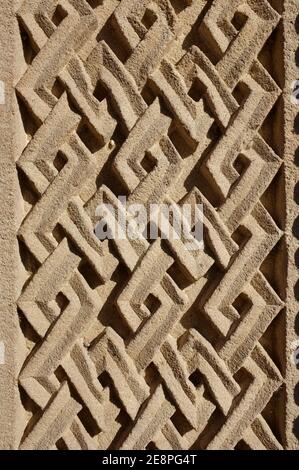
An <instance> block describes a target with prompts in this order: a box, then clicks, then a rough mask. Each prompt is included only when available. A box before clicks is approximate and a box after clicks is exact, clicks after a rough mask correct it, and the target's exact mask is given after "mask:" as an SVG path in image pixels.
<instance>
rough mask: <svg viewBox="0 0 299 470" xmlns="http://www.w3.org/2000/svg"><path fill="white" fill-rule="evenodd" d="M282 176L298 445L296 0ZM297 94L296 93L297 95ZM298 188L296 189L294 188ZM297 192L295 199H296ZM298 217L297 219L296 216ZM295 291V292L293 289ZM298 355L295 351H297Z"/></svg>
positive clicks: (292, 1) (289, 443)
mask: <svg viewBox="0 0 299 470" xmlns="http://www.w3.org/2000/svg"><path fill="white" fill-rule="evenodd" d="M283 41H284V64H285V87H284V177H285V200H286V207H285V209H286V210H285V213H286V214H285V233H286V250H287V279H286V309H287V312H286V313H287V315H286V403H285V406H286V410H285V439H286V443H285V444H286V445H285V447H286V448H287V449H290V450H293V449H299V445H298V443H299V396H298V395H299V393H298V384H299V370H298V365H297V367H296V354H297V352H299V342H298V339H299V314H298V301H297V300H298V268H297V267H296V261H297V264H298V253H297V254H296V252H297V250H298V238H299V219H298V218H297V217H298V204H297V203H298V186H297V184H298V181H299V178H298V176H299V172H298V165H299V100H298V102H297V104H296V102H294V99H293V100H292V94H293V83H294V81H295V80H299V70H298V66H297V64H296V62H297V63H298V61H299V55H298V52H297V50H299V0H285V3H284V38H283ZM298 98H299V96H298ZM296 188H297V189H296ZM296 194H297V202H296ZM296 219H297V220H296ZM296 291H297V292H296ZM297 357H298V355H297Z"/></svg>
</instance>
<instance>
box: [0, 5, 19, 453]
mask: <svg viewBox="0 0 299 470" xmlns="http://www.w3.org/2000/svg"><path fill="white" fill-rule="evenodd" d="M13 3H14V2H13V1H11V0H2V1H1V2H0V18H1V23H0V80H1V93H0V136H1V145H0V158H1V169H0V214H1V216H0V346H1V363H0V448H1V449H13V448H15V447H16V442H15V441H16V435H17V433H16V425H17V419H16V412H17V406H16V404H17V396H18V395H17V370H16V360H15V357H16V350H17V343H18V341H17V331H18V320H17V312H16V303H15V292H16V289H15V285H16V284H15V283H16V269H15V263H16V224H15V195H16V191H15V188H16V169H15V164H14V152H13V123H12V119H13V113H12V96H13V47H14V42H13V37H14V32H13Z"/></svg>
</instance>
